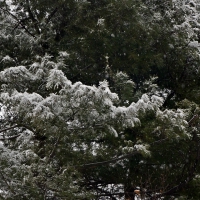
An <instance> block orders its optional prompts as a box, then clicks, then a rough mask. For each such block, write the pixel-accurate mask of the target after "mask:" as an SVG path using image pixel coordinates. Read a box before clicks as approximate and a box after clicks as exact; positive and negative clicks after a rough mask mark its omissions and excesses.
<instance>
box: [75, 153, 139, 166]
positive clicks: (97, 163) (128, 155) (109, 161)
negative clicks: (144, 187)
mask: <svg viewBox="0 0 200 200" xmlns="http://www.w3.org/2000/svg"><path fill="white" fill-rule="evenodd" d="M136 154H139V152H138V151H135V152H133V153H131V154H126V155H123V156H120V157H118V158H113V159H111V160H107V161H102V162H94V163H88V164H84V165H77V166H75V167H78V168H80V167H81V168H82V167H95V166H98V165H106V164H110V163H115V162H116V161H119V160H123V159H125V158H128V157H132V156H134V155H136Z"/></svg>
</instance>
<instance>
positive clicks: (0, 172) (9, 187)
mask: <svg viewBox="0 0 200 200" xmlns="http://www.w3.org/2000/svg"><path fill="white" fill-rule="evenodd" d="M0 174H1V177H2V179H3V180H4V182H5V184H6V185H7V187H8V189H9V190H10V191H11V192H12V193H13V194H16V193H15V191H14V190H13V189H12V188H11V186H10V185H9V184H8V182H7V180H6V178H5V176H4V174H3V173H2V171H1V170H0Z"/></svg>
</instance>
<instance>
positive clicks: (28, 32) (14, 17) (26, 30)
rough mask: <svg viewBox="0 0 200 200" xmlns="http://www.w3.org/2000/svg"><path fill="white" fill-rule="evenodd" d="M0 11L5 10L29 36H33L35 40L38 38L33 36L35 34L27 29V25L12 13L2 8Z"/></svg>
mask: <svg viewBox="0 0 200 200" xmlns="http://www.w3.org/2000/svg"><path fill="white" fill-rule="evenodd" d="M0 9H1V10H3V11H4V12H6V13H8V14H9V15H10V16H12V18H13V19H15V20H16V21H17V22H18V23H19V24H20V25H21V27H22V28H23V29H24V30H25V32H26V33H27V34H28V35H30V36H32V37H33V38H36V36H35V35H33V34H32V33H31V32H30V31H29V30H28V29H27V28H26V27H25V25H24V24H23V23H22V21H21V20H19V19H18V18H17V17H16V16H15V15H13V14H12V13H11V12H9V11H8V10H5V9H4V8H0Z"/></svg>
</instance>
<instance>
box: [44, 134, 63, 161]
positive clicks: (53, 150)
mask: <svg viewBox="0 0 200 200" xmlns="http://www.w3.org/2000/svg"><path fill="white" fill-rule="evenodd" d="M60 138H61V137H60V135H59V136H58V139H57V140H56V142H55V144H54V146H53V149H52V151H51V153H50V155H49V157H48V160H47V163H48V162H49V161H50V160H51V159H52V158H53V156H54V154H55V150H56V147H57V146H58V142H59V141H60Z"/></svg>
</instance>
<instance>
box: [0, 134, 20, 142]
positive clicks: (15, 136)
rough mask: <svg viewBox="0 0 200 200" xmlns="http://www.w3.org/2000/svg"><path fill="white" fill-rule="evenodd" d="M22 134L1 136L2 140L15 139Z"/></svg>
mask: <svg viewBox="0 0 200 200" xmlns="http://www.w3.org/2000/svg"><path fill="white" fill-rule="evenodd" d="M20 135H21V134H18V135H14V136H10V137H6V138H0V141H5V140H13V139H15V138H17V137H19V136H20Z"/></svg>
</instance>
